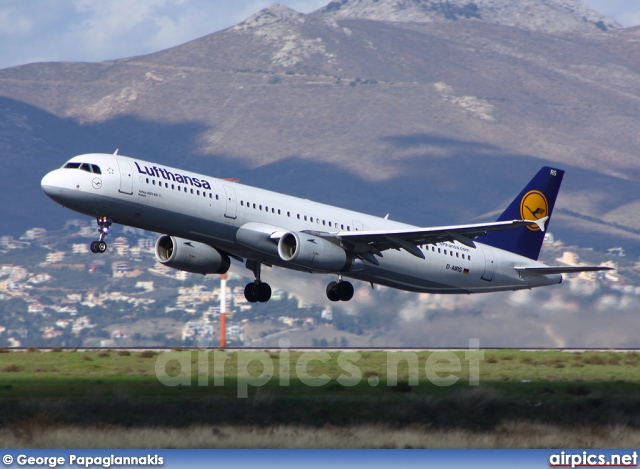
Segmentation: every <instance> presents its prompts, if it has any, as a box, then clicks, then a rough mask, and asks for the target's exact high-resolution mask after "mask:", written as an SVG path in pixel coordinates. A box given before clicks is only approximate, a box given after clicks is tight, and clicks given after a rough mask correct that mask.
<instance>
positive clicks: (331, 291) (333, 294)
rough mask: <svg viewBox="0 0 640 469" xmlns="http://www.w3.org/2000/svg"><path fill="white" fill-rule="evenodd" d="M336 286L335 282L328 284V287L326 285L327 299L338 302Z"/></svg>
mask: <svg viewBox="0 0 640 469" xmlns="http://www.w3.org/2000/svg"><path fill="white" fill-rule="evenodd" d="M336 285H337V283H336V282H329V285H327V298H329V299H330V300H331V301H340V297H339V296H338V289H337V288H336Z"/></svg>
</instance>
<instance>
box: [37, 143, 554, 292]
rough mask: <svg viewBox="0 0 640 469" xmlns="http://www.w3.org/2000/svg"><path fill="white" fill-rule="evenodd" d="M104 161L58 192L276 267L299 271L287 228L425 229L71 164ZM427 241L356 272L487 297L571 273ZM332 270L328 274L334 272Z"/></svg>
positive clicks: (121, 164) (138, 169)
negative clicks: (288, 252) (528, 269)
mask: <svg viewBox="0 0 640 469" xmlns="http://www.w3.org/2000/svg"><path fill="white" fill-rule="evenodd" d="M74 161H77V162H82V163H89V164H95V165H97V166H98V167H99V168H100V170H101V171H100V174H95V173H92V172H88V171H83V170H79V169H66V168H61V169H57V170H54V171H52V172H50V173H49V174H47V175H46V176H45V177H44V178H43V180H42V187H43V189H44V191H45V192H46V193H47V195H48V196H49V197H51V198H52V199H54V200H55V201H57V202H58V203H60V204H61V205H63V206H65V207H67V208H70V209H72V210H75V211H77V212H80V213H83V214H86V215H90V216H94V217H103V216H106V217H109V218H110V219H112V220H113V221H114V222H116V223H120V224H123V225H129V226H134V227H137V228H142V229H145V230H150V231H155V232H158V233H164V234H169V235H172V236H178V237H181V238H186V239H190V240H193V241H197V242H201V243H205V244H208V245H211V246H213V247H216V248H218V249H221V250H223V251H226V252H227V253H229V254H230V255H232V256H235V257H239V258H245V259H251V260H254V261H258V262H261V263H263V264H267V265H277V266H281V267H287V268H294V269H296V270H307V271H309V270H308V269H301V268H296V267H294V266H292V265H290V264H289V263H287V262H285V261H283V260H282V259H281V258H280V257H279V256H278V252H277V249H275V248H274V243H272V242H271V241H270V240H269V239H268V238H269V236H268V233H271V232H277V231H283V230H288V231H297V232H303V231H305V232H309V231H313V232H326V233H337V232H345V231H369V230H400V229H412V228H416V227H414V226H411V225H407V224H404V223H399V222H395V221H391V220H387V219H384V218H379V217H374V216H371V215H366V214H363V213H359V212H354V211H350V210H345V209H342V208H337V207H333V206H330V205H325V204H320V203H316V202H312V201H309V200H305V199H300V198H297V197H292V196H288V195H284V194H280V193H276V192H271V191H267V190H264V189H259V188H255V187H250V186H246V185H243V184H239V183H236V182H230V181H226V180H221V179H216V178H213V177H209V176H205V175H201V174H195V173H191V172H188V171H183V170H180V169H175V168H170V167H167V166H164V165H159V164H154V163H149V162H145V161H141V160H137V159H133V158H127V157H124V156H118V155H107V154H88V155H81V156H78V157H75V158H73V159H71V160H70V162H74ZM247 224H252V225H250V226H252V227H253V228H257V229H258V230H257V231H256V232H258V233H260V232H264V233H265V235H264V236H262V237H260V236H258V237H257V238H256V239H255V243H254V244H252V245H247V243H242V244H240V243H238V240H237V233H238V230H239V229H240V228H241V227H243V226H247ZM475 245H476V247H475V248H473V247H469V246H466V245H464V244H460V243H458V242H457V241H456V242H447V243H438V244H435V245H424V246H421V247H420V250H421V251H422V252H423V253H424V257H425V258H424V259H421V258H419V257H416V256H415V255H412V254H410V253H408V252H406V251H404V250H394V249H389V250H386V251H384V253H383V257H380V258H378V261H379V265H375V264H373V263H371V262H367V261H366V260H364V261H363V262H362V263H361V264H360V266H359V270H355V271H350V272H345V273H344V274H343V275H344V276H346V277H350V278H354V279H358V280H363V281H366V282H372V283H373V284H380V285H386V286H390V287H394V288H399V289H402V290H409V291H416V292H429V293H479V292H491V291H504V290H518V289H525V288H533V287H539V286H544V285H551V284H556V283H560V282H561V280H562V276H561V275H559V274H556V275H544V276H543V275H540V276H533V275H521V274H520V273H519V272H518V271H517V270H516V269H514V267H522V266H542V265H544V264H541V263H539V262H536V261H533V260H531V259H528V258H526V257H522V256H518V255H516V254H513V253H511V252H508V251H504V250H501V249H497V248H494V247H490V246H486V245H483V244H481V243H479V242H475ZM325 273H326V272H325Z"/></svg>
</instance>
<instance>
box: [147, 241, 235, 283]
mask: <svg viewBox="0 0 640 469" xmlns="http://www.w3.org/2000/svg"><path fill="white" fill-rule="evenodd" d="M155 253H156V259H157V260H158V262H160V263H161V264H164V265H166V266H167V267H172V268H174V269H178V270H186V271H187V272H192V273H194V274H224V273H226V272H227V270H229V266H230V265H231V261H230V259H229V256H227V255H226V254H222V253H221V252H220V251H218V250H217V249H216V248H214V247H211V246H209V245H208V244H203V243H198V242H196V241H190V240H188V239H183V238H178V237H176V236H167V235H162V236H160V237H159V238H158V240H157V241H156V249H155Z"/></svg>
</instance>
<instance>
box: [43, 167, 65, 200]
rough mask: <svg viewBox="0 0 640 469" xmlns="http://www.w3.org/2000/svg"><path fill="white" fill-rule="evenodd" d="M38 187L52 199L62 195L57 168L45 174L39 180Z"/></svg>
mask: <svg viewBox="0 0 640 469" xmlns="http://www.w3.org/2000/svg"><path fill="white" fill-rule="evenodd" d="M40 187H42V190H43V191H44V193H45V194H47V195H48V196H49V197H51V198H52V199H54V200H55V199H56V198H58V197H60V196H61V195H62V181H61V180H60V173H59V172H58V170H55V171H51V172H50V173H47V174H45V175H44V177H43V178H42V181H40Z"/></svg>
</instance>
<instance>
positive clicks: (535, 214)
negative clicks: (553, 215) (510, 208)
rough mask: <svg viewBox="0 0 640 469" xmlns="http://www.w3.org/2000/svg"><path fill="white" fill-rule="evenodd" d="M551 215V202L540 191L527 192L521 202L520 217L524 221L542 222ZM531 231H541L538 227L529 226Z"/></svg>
mask: <svg viewBox="0 0 640 469" xmlns="http://www.w3.org/2000/svg"><path fill="white" fill-rule="evenodd" d="M548 214H549V202H547V198H546V197H545V196H544V194H543V193H542V192H540V191H529V192H527V193H526V194H525V195H524V197H523V198H522V201H520V217H521V218H522V219H523V220H540V219H541V218H544V217H546V216H547V215H548ZM527 228H529V229H530V230H531V231H540V227H539V226H538V225H529V226H527Z"/></svg>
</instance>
